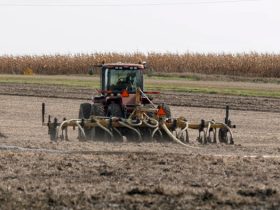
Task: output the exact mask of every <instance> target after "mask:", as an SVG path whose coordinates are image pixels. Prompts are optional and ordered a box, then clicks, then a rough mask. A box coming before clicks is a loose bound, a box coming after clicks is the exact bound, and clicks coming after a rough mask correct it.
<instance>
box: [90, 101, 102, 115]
mask: <svg viewBox="0 0 280 210" xmlns="http://www.w3.org/2000/svg"><path fill="white" fill-rule="evenodd" d="M91 115H93V116H105V111H104V106H103V104H93V105H92V107H91Z"/></svg>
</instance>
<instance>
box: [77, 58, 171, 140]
mask: <svg viewBox="0 0 280 210" xmlns="http://www.w3.org/2000/svg"><path fill="white" fill-rule="evenodd" d="M97 67H100V68H101V71H100V81H101V88H100V90H97V92H98V94H99V95H98V96H94V97H93V100H92V103H82V104H81V105H80V110H79V116H78V117H79V119H89V118H90V117H91V116H103V117H111V118H112V117H118V118H124V119H127V118H128V117H129V116H130V115H131V113H132V112H133V111H134V110H135V108H136V106H138V105H139V104H141V105H143V106H144V107H147V108H160V109H159V110H160V111H161V112H162V115H165V116H166V117H167V118H171V111H170V108H169V106H168V105H167V104H165V103H163V104H161V105H159V106H155V105H154V104H153V102H152V99H153V98H152V97H151V94H159V92H155V91H153V92H151V91H150V92H146V91H144V81H143V78H144V70H145V68H146V65H145V63H139V64H130V63H110V64H103V65H97ZM137 89H139V90H141V97H140V101H138V102H137V101H136V99H137V96H136V95H137ZM149 115H150V116H152V115H153V113H149ZM121 130H122V131H121V132H122V133H123V132H125V133H126V134H127V133H128V131H129V129H127V128H122V129H121ZM84 131H85V134H86V138H87V139H93V138H95V137H97V136H98V137H99V138H102V135H103V132H102V129H98V128H96V129H92V128H88V129H85V130H84ZM145 132H147V131H144V133H145ZM78 138H79V139H82V138H83V136H82V133H81V132H79V137H78ZM130 138H131V137H130Z"/></svg>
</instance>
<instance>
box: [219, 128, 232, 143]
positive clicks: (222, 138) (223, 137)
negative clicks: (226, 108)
mask: <svg viewBox="0 0 280 210" xmlns="http://www.w3.org/2000/svg"><path fill="white" fill-rule="evenodd" d="M218 138H219V142H220V143H225V144H234V142H233V138H232V136H231V135H230V132H229V130H228V129H227V128H226V127H224V128H220V129H219V133H218Z"/></svg>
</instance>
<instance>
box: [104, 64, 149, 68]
mask: <svg viewBox="0 0 280 210" xmlns="http://www.w3.org/2000/svg"><path fill="white" fill-rule="evenodd" d="M103 67H105V68H109V69H112V68H115V67H123V68H124V69H127V68H129V67H136V68H137V69H144V68H145V67H144V65H143V64H135V63H105V64H103Z"/></svg>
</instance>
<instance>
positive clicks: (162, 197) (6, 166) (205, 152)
mask: <svg viewBox="0 0 280 210" xmlns="http://www.w3.org/2000/svg"><path fill="white" fill-rule="evenodd" d="M42 102H45V103H46V104H47V112H48V113H50V114H52V115H55V116H58V117H59V118H60V119H62V117H64V116H67V118H71V117H76V116H77V112H78V108H79V104H80V103H81V102H84V100H70V99H59V98H56V99H55V98H43V97H24V96H5V95H0V104H1V106H0V116H1V117H0V149H1V150H0V156H1V157H0V171H1V173H0V176H1V179H0V209H32V208H33V209H92V208H94V209H279V208H280V174H279V171H280V170H279V169H280V132H279V125H280V113H276V112H254V111H238V110H233V111H232V112H231V113H230V114H231V120H232V121H233V122H234V123H235V124H236V125H237V129H235V130H234V136H235V138H234V140H235V145H232V146H226V145H221V144H218V145H199V144H198V143H197V142H196V141H195V138H196V136H197V134H196V133H195V132H191V133H190V137H191V145H193V146H196V149H189V148H183V147H182V146H180V145H177V144H174V143H166V144H160V143H155V142H150V143H149V142H145V143H139V142H134V143H133V142H131V143H102V142H79V141H78V140H77V139H76V135H77V134H76V131H75V132H74V131H72V132H70V142H66V141H63V142H58V143H51V142H50V140H49V138H48V135H47V128H46V127H42V126H41V110H40V109H41V103H42ZM172 112H173V113H174V115H175V116H179V115H183V116H185V117H187V118H188V119H189V121H191V122H198V121H200V119H201V118H202V117H203V118H205V119H213V118H214V119H215V120H216V121H222V120H223V118H224V110H221V109H209V108H208V109H205V108H190V107H172Z"/></svg>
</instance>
